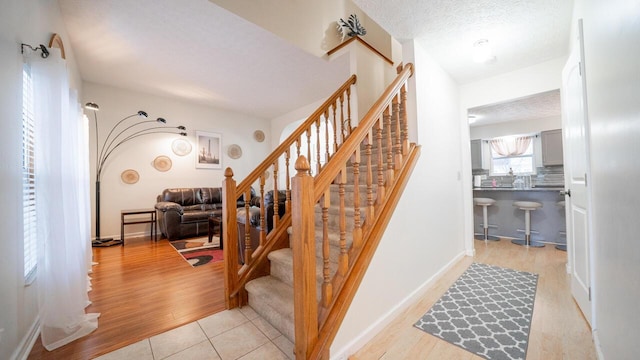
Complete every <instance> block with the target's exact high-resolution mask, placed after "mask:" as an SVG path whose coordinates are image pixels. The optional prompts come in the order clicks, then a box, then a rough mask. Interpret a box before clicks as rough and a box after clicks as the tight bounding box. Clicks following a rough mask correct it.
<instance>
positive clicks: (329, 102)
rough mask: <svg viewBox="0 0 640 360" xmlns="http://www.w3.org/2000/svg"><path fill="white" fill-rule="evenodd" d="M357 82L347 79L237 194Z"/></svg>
mask: <svg viewBox="0 0 640 360" xmlns="http://www.w3.org/2000/svg"><path fill="white" fill-rule="evenodd" d="M356 81H357V76H356V75H355V74H353V75H351V77H349V79H347V81H345V82H344V84H342V86H340V87H339V88H338V90H336V91H335V92H334V93H333V95H331V96H330V97H329V98H328V99H327V100H326V101H325V102H324V103H322V105H320V106H319V107H318V109H317V110H316V111H315V112H313V114H311V115H310V116H309V117H308V118H307V120H305V122H304V123H302V124H301V125H300V126H299V127H298V128H297V129H296V130H295V131H294V132H293V133H291V135H289V137H287V138H286V139H285V140H284V141H283V142H282V143H281V144H280V145H278V147H277V148H275V150H273V151H272V152H271V154H270V155H269V156H267V158H266V159H264V161H262V162H261V163H260V165H258V166H257V167H256V168H255V169H254V170H253V171H252V172H251V173H250V174H249V175H247V177H246V178H245V179H244V180H242V181H241V182H240V184H238V187H237V193H240V194H241V193H243V192H245V191H247V190H248V189H249V187H250V186H251V184H253V183H254V182H255V181H256V180H258V177H259V176H260V175H262V174H264V172H265V171H267V169H268V168H269V166H270V165H271V164H273V162H274V161H276V160H278V157H280V156H281V155H282V154H284V153H285V151H287V150H288V149H289V148H291V145H293V144H294V143H295V142H296V141H297V140H298V138H300V136H301V135H302V134H304V133H305V132H306V131H307V128H309V127H310V126H311V125H313V123H314V122H316V120H317V119H318V118H319V117H320V116H322V115H323V114H324V113H325V112H326V109H327V108H329V107H330V106H331V105H332V104H334V103H335V102H336V101H337V100H338V99H339V98H340V96H342V94H343V93H345V92H347V91H349V88H350V87H351V85H355V83H356ZM336 130H337V129H334V131H336Z"/></svg>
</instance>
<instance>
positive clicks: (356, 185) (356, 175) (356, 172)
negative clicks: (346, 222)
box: [352, 146, 362, 249]
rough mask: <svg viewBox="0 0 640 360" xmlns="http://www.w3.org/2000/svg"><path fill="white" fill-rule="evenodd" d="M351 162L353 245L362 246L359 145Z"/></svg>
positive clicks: (355, 246)
mask: <svg viewBox="0 0 640 360" xmlns="http://www.w3.org/2000/svg"><path fill="white" fill-rule="evenodd" d="M352 159H353V160H352V164H353V247H354V248H357V249H359V248H360V247H361V246H362V225H361V224H360V147H359V146H358V147H357V148H356V151H355V153H353V158H352Z"/></svg>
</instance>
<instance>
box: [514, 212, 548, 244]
mask: <svg viewBox="0 0 640 360" xmlns="http://www.w3.org/2000/svg"><path fill="white" fill-rule="evenodd" d="M513 206H515V207H517V208H519V209H520V210H524V240H522V239H518V240H511V242H512V243H514V244H516V245H523V246H528V247H543V246H544V244H542V243H539V242H533V241H531V211H534V210H536V209H539V208H541V207H542V204H541V203H539V202H535V201H515V202H514V203H513Z"/></svg>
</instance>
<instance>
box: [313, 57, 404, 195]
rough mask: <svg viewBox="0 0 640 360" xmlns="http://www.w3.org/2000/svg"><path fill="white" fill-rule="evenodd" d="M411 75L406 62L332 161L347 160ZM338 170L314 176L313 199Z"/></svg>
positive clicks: (329, 167)
mask: <svg viewBox="0 0 640 360" xmlns="http://www.w3.org/2000/svg"><path fill="white" fill-rule="evenodd" d="M412 75H413V64H411V63H409V64H406V65H405V67H404V69H403V70H402V72H401V73H400V74H398V76H397V77H396V79H395V80H394V81H393V82H392V83H391V84H390V85H389V86H388V87H387V89H386V90H385V92H384V93H382V95H380V98H378V100H377V101H376V102H375V103H374V104H373V106H372V107H371V109H369V111H368V112H367V114H366V115H365V116H364V118H362V120H361V121H360V122H359V123H358V126H357V127H356V128H355V130H354V131H353V132H352V133H351V136H349V138H347V140H346V141H345V142H344V143H343V144H342V146H341V147H340V151H337V152H336V153H335V154H333V157H332V158H331V160H332V161H334V162H335V163H337V164H344V163H346V162H347V161H348V160H349V157H350V156H351V154H353V151H354V150H355V149H356V147H358V145H359V144H360V143H361V142H362V140H364V137H365V136H367V134H368V133H369V131H370V130H371V128H372V127H373V125H374V122H375V121H376V120H377V119H378V117H379V115H380V114H382V112H383V111H384V109H385V108H386V107H387V106H389V104H390V103H391V101H392V100H393V97H394V95H395V94H397V93H398V92H399V91H400V88H401V87H402V86H403V85H404V83H405V82H406V81H407V79H408V78H409V77H411V76H412ZM340 170H341V168H339V167H331V166H328V167H326V168H325V169H324V171H322V172H320V174H318V176H316V178H315V184H314V185H315V188H316V192H315V194H314V200H315V201H318V200H320V197H321V196H322V194H323V191H320V190H318V189H325V188H327V187H328V186H329V184H331V183H332V182H333V180H334V179H335V177H336V176H337V175H338V172H340Z"/></svg>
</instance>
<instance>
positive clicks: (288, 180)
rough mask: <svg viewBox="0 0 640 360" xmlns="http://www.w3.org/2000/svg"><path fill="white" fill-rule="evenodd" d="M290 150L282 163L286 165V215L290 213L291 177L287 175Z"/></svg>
mask: <svg viewBox="0 0 640 360" xmlns="http://www.w3.org/2000/svg"><path fill="white" fill-rule="evenodd" d="M289 152H290V149H287V152H286V154H285V159H284V162H285V164H286V168H287V170H286V172H285V176H286V177H287V178H286V179H285V180H286V185H285V186H286V189H285V201H284V211H285V212H286V213H290V212H291V176H290V175H289V158H290V154H289Z"/></svg>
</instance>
